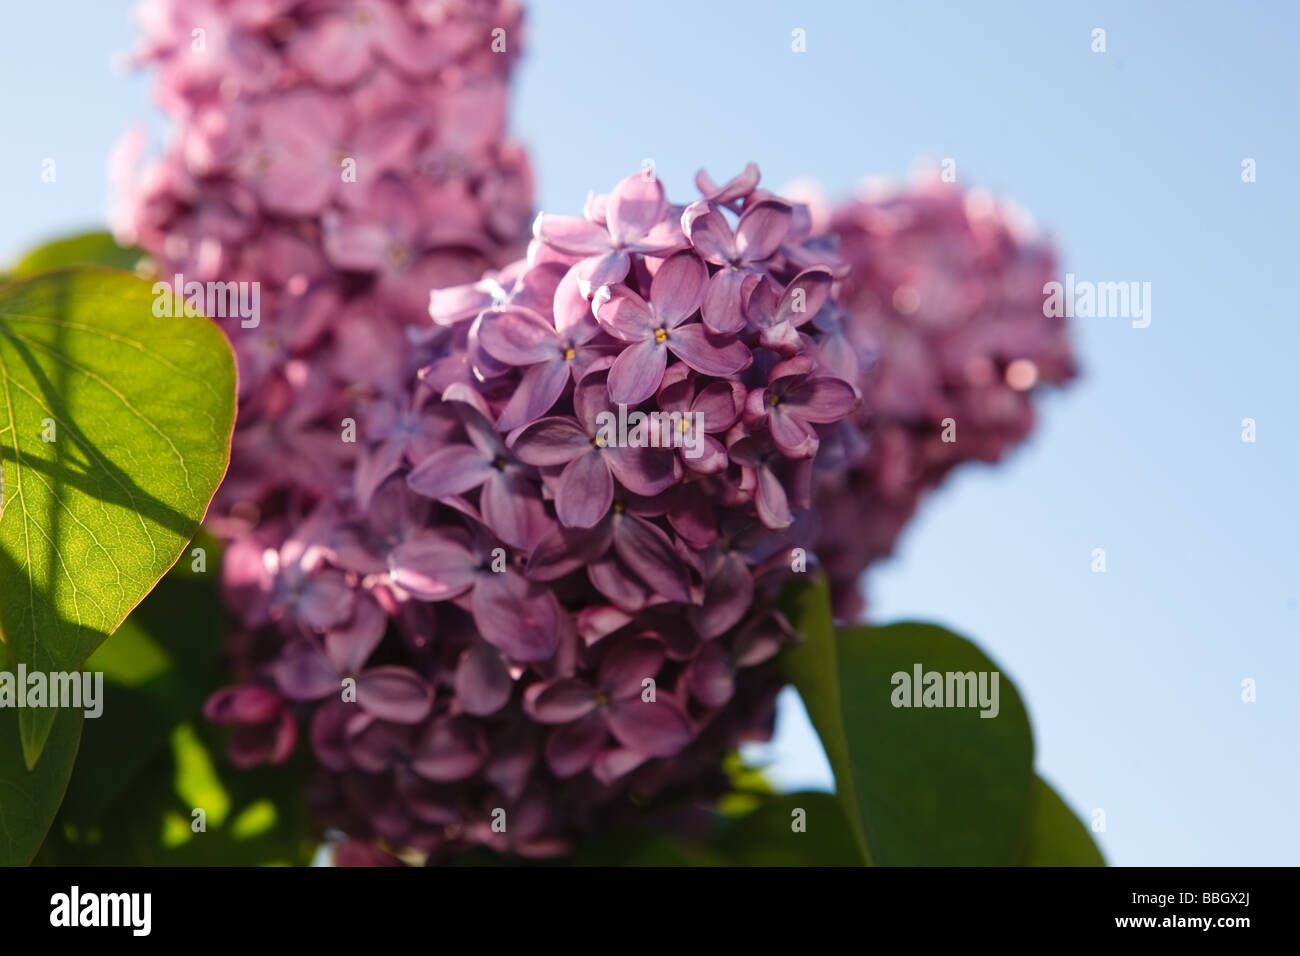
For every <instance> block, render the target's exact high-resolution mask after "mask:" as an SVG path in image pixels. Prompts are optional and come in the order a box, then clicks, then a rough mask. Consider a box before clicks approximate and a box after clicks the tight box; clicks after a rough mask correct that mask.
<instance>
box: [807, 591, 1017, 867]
mask: <svg viewBox="0 0 1300 956" xmlns="http://www.w3.org/2000/svg"><path fill="white" fill-rule="evenodd" d="M786 608H787V611H788V614H789V616H790V619H791V623H792V624H793V625H794V626H795V628H796V630H799V631H800V632H801V633H803V634H804V636H805V640H804V641H803V642H802V643H801V644H799V645H797V646H796V647H793V648H791V649H789V650H788V651H786V652H785V654H784V655H783V658H782V662H783V667H784V669H785V673H786V674H787V675H788V676H789V678H790V679H791V681H792V682H793V683H794V684H795V686H796V687H797V688H798V690H799V693H800V695H801V696H802V697H803V700H804V705H805V707H807V709H808V714H809V717H810V718H811V720H812V722H813V726H814V727H815V728H816V729H817V732H818V734H819V735H820V736H821V739H822V743H823V746H824V747H825V748H826V753H827V757H828V758H829V760H830V762H831V769H832V770H833V771H834V773H835V781H836V792H837V794H838V795H839V796H840V797H841V802H842V805H843V806H844V807H845V811H846V816H848V817H849V823H850V826H854V822H855V819H854V818H855V817H856V826H854V830H855V831H857V830H858V829H859V828H860V830H861V832H862V833H865V836H866V842H867V847H868V853H867V854H864V859H865V860H867V861H869V862H874V863H876V864H879V865H1010V864H1014V863H1016V862H1018V861H1019V859H1020V858H1021V854H1022V851H1023V848H1024V845H1025V840H1026V834H1027V830H1028V826H1029V812H1030V806H1031V797H1032V792H1033V779H1034V777H1033V736H1032V733H1031V731H1030V727H1029V719H1028V715H1027V714H1026V712H1025V708H1024V704H1023V702H1022V701H1021V699H1020V695H1019V693H1018V692H1017V691H1016V689H1015V687H1014V686H1013V685H1012V683H1011V682H1010V681H1009V680H1007V679H1005V677H1004V676H1003V675H1002V674H1001V673H1000V672H999V671H998V668H997V665H996V664H994V663H993V662H992V661H991V660H989V658H987V657H986V656H985V655H984V654H983V653H982V652H981V651H980V650H979V648H977V647H976V646H975V645H974V644H972V643H971V642H970V641H968V640H966V639H965V638H962V637H959V636H957V635H956V634H953V633H951V632H950V631H947V630H945V629H943V628H941V627H937V626H934V625H930V624H913V623H909V624H895V625H892V626H889V627H880V628H853V629H849V630H847V631H844V632H843V633H841V634H840V635H839V636H838V637H836V636H834V635H832V634H831V633H829V629H828V625H827V621H829V619H830V610H829V603H828V601H827V595H826V591H825V586H824V585H823V584H821V583H820V582H819V583H818V584H816V585H814V586H805V587H803V588H802V589H801V590H800V591H799V592H798V593H795V594H790V595H787V601H786ZM917 664H920V665H921V668H922V671H923V672H932V671H937V672H939V673H941V674H945V675H946V674H947V673H949V672H952V673H958V674H968V673H973V674H975V675H979V674H981V673H982V674H985V675H988V676H986V678H985V679H986V687H987V688H989V689H990V690H991V688H992V686H993V685H992V680H993V674H995V673H996V674H997V679H998V683H997V687H998V712H997V716H996V717H981V716H980V708H979V707H977V706H976V707H971V706H962V707H952V706H947V707H924V706H922V707H915V706H908V707H902V706H898V707H896V706H894V701H895V699H896V697H895V694H896V691H898V690H900V688H899V686H898V685H896V684H895V683H894V680H893V678H894V675H895V674H899V673H902V674H905V675H907V677H908V679H909V680H911V679H912V678H913V675H914V667H915V665H917ZM908 700H909V702H911V698H910V697H909V698H908ZM989 710H990V712H991V708H990V709H989ZM846 794H849V795H851V797H852V799H851V800H849V799H847V798H846V797H845V795H846Z"/></svg>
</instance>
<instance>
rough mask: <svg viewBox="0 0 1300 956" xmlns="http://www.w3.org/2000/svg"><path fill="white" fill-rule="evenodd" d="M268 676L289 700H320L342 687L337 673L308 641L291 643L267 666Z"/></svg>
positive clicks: (323, 655)
mask: <svg viewBox="0 0 1300 956" xmlns="http://www.w3.org/2000/svg"><path fill="white" fill-rule="evenodd" d="M271 676H272V677H273V678H274V679H275V683H276V686H277V687H279V688H280V692H281V693H282V694H284V696H285V697H288V698H289V699H290V700H320V698H322V697H325V696H327V695H329V694H332V693H335V692H337V691H338V690H339V688H340V687H341V686H342V685H341V684H340V675H339V672H338V671H337V670H336V669H335V667H334V665H333V664H332V663H330V660H329V658H328V657H326V656H325V654H324V652H323V651H321V649H320V648H319V647H317V646H316V644H315V643H314V642H312V641H294V642H293V643H292V644H290V645H289V646H288V647H286V648H285V649H284V651H283V652H281V654H280V656H279V657H278V658H276V660H275V661H274V662H273V663H272V664H271Z"/></svg>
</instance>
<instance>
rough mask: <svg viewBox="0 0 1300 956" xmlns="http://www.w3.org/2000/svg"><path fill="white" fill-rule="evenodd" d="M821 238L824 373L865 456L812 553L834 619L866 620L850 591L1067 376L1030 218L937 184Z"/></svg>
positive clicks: (839, 473)
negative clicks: (828, 285) (962, 469)
mask: <svg viewBox="0 0 1300 956" xmlns="http://www.w3.org/2000/svg"><path fill="white" fill-rule="evenodd" d="M813 205H814V209H815V210H816V213H815V218H817V219H818V220H819V223H818V231H819V232H823V233H825V234H826V235H827V236H828V237H829V238H830V239H831V240H832V241H833V242H834V244H835V247H836V248H837V250H838V252H839V255H840V256H841V259H842V262H843V266H844V272H843V277H844V278H843V283H842V287H841V291H842V299H843V302H844V304H845V308H846V310H847V316H848V319H847V321H845V322H843V323H841V325H840V326H839V328H838V329H837V330H836V334H835V340H834V341H835V344H834V346H833V347H832V349H831V352H832V353H833V354H832V356H831V358H830V359H828V361H829V364H830V366H831V367H832V368H834V369H835V370H836V372H837V374H839V375H841V376H843V377H844V378H847V379H849V380H851V381H856V382H857V383H858V384H859V386H860V388H861V390H862V393H863V396H864V401H863V404H862V406H861V409H860V411H859V412H858V414H857V416H856V419H855V422H854V424H855V429H854V431H855V432H856V434H857V436H858V437H860V439H861V441H860V443H859V444H858V445H857V446H856V454H855V455H853V456H852V457H851V458H850V460H849V461H848V462H846V463H845V467H843V468H835V469H829V468H828V469H824V470H823V471H822V473H821V480H820V483H819V486H818V489H817V493H816V510H817V511H818V513H820V514H825V515H834V516H835V520H834V521H825V522H823V526H822V529H821V531H820V534H819V537H818V540H817V545H816V547H817V552H818V555H819V556H820V558H821V560H822V561H823V563H824V566H825V567H826V569H827V573H828V575H829V577H830V580H831V584H832V589H833V592H834V597H835V604H836V613H837V615H838V616H841V617H843V618H846V619H854V618H857V617H859V616H861V614H862V610H863V607H862V604H863V602H862V596H861V589H860V577H861V574H862V572H863V570H865V569H866V568H867V567H868V566H869V565H870V564H872V563H874V562H875V561H877V560H878V559H880V558H882V557H885V556H886V555H888V554H889V553H890V552H891V551H892V550H893V547H894V543H895V541H896V540H897V538H898V535H899V533H900V531H901V530H902V528H903V527H904V525H905V524H906V523H907V521H908V519H910V518H911V516H912V514H913V513H914V512H915V510H916V508H917V505H918V503H919V502H920V500H921V499H922V498H923V497H924V495H925V493H926V492H927V491H929V490H931V489H933V488H934V487H936V486H937V485H938V484H939V483H940V482H941V481H942V480H943V479H944V477H945V476H946V475H947V474H948V473H949V472H950V471H951V470H952V469H953V468H954V467H955V466H957V465H959V464H962V463H963V462H967V461H985V462H995V461H998V460H999V459H1001V457H1002V456H1003V455H1004V454H1005V453H1006V452H1007V451H1008V450H1009V449H1010V448H1011V447H1013V446H1014V445H1016V444H1018V443H1019V442H1020V441H1022V440H1023V439H1024V438H1025V437H1026V436H1027V435H1028V434H1029V432H1030V431H1031V430H1032V428H1033V425H1034V406H1033V402H1032V396H1033V393H1034V390H1035V389H1036V388H1039V387H1041V386H1044V385H1060V384H1063V383H1064V382H1066V381H1068V380H1069V379H1070V378H1072V377H1073V376H1074V374H1075V364H1074V359H1073V354H1072V351H1071V348H1070V341H1069V334H1068V329H1067V327H1066V324H1065V321H1064V320H1063V319H1061V318H1058V317H1050V316H1047V315H1045V314H1044V309H1043V301H1044V293H1043V287H1044V283H1046V282H1049V281H1051V280H1052V279H1054V278H1056V276H1055V269H1056V264H1055V257H1054V255H1053V252H1052V249H1051V247H1050V245H1048V243H1047V242H1045V241H1044V240H1043V239H1042V238H1041V237H1039V236H1038V235H1037V233H1036V230H1035V228H1034V226H1033V223H1032V222H1031V221H1030V220H1029V218H1028V217H1027V215H1026V214H1024V213H1023V212H1021V211H1020V210H1019V209H1017V208H1016V207H1014V206H1013V205H1012V204H1010V203H1008V202H1006V201H1000V200H996V199H995V198H994V197H992V196H990V195H989V194H988V193H986V192H983V191H981V190H971V191H968V192H963V191H962V190H961V189H959V188H958V187H956V186H954V185H951V184H947V183H944V182H942V181H940V180H939V179H938V178H937V177H928V178H923V179H922V180H921V181H920V182H918V183H915V184H913V185H911V186H906V187H900V188H894V187H878V188H876V189H875V190H874V191H873V192H872V193H871V194H869V195H866V196H864V197H863V198H860V199H857V200H854V201H852V202H848V203H845V204H843V205H841V206H839V207H837V208H835V209H834V210H832V211H829V212H826V211H824V210H822V209H818V208H817V206H816V204H815V203H814V204H813Z"/></svg>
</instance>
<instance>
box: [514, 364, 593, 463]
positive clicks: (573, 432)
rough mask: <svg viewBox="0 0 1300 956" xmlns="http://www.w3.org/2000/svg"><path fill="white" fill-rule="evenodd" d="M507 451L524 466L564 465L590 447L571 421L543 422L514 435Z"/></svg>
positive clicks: (546, 419)
mask: <svg viewBox="0 0 1300 956" xmlns="http://www.w3.org/2000/svg"><path fill="white" fill-rule="evenodd" d="M602 387H603V383H602ZM510 450H511V451H512V452H514V455H515V457H516V458H518V459H519V460H520V461H522V462H524V463H525V464H529V465H563V464H566V463H568V462H571V461H573V460H574V459H575V458H579V457H581V456H583V455H585V454H586V453H587V452H589V451H591V450H592V444H591V437H590V436H589V435H588V434H587V432H586V431H584V430H583V429H582V428H581V427H580V426H579V425H578V423H577V422H576V421H574V420H573V419H572V418H558V417H557V418H543V419H540V420H538V421H535V422H533V423H532V424H531V425H529V426H528V427H527V428H525V429H524V430H523V431H521V432H519V433H518V434H517V435H515V436H514V440H513V441H512V442H510Z"/></svg>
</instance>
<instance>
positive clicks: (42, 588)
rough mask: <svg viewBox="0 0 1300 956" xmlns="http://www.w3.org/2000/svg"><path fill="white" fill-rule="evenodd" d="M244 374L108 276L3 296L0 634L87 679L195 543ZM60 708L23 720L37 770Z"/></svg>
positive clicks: (225, 354)
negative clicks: (103, 646) (83, 672)
mask: <svg viewBox="0 0 1300 956" xmlns="http://www.w3.org/2000/svg"><path fill="white" fill-rule="evenodd" d="M234 386H235V372H234V361H233V357H232V355H231V352H230V347H229V345H228V344H227V343H226V341H225V337H224V336H223V335H222V333H221V331H220V330H219V329H218V328H217V327H216V325H214V324H213V323H211V322H209V321H207V320H206V319H203V318H183V317H182V318H158V317H155V316H154V314H153V296H152V293H151V286H150V284H149V283H148V282H145V281H144V280H142V279H138V278H136V277H134V276H130V275H127V274H124V273H118V272H110V271H107V270H100V269H89V270H77V271H69V272H59V273H53V274H49V275H44V276H39V277H37V278H34V279H28V280H23V281H19V282H15V283H11V284H9V285H5V286H2V287H0V479H2V480H3V497H2V500H0V635H3V637H4V640H5V641H6V643H7V644H8V646H9V650H10V660H11V662H13V663H14V664H15V665H17V664H25V665H26V667H27V669H28V671H29V672H31V671H42V672H60V671H73V670H76V669H78V668H79V667H80V666H81V664H82V663H83V662H84V661H85V659H86V657H87V656H88V655H89V654H90V653H91V652H92V651H93V650H94V649H95V648H96V647H97V646H99V644H100V643H101V642H102V641H103V640H104V638H105V637H106V636H107V635H109V634H111V633H112V632H113V631H114V630H115V629H116V628H117V627H118V625H120V624H121V623H122V621H123V620H125V619H126V616H127V615H128V614H129V613H130V612H131V610H132V608H134V607H135V606H136V605H137V604H138V603H139V602H140V600H141V599H142V598H143V597H144V596H145V595H146V594H148V593H149V590H150V589H151V588H152V587H153V586H154V585H155V584H156V583H157V582H158V579H159V578H161V577H162V575H163V574H164V573H165V572H166V571H167V569H168V568H169V567H171V565H172V564H173V563H174V562H175V560H176V558H177V556H178V555H179V554H180V551H181V548H182V547H183V546H184V545H185V543H186V542H187V541H189V540H190V538H191V537H192V536H193V534H194V532H195V530H196V528H197V527H198V524H199V521H200V520H201V519H202V517H203V515H204V512H205V511H206V509H207V506H208V502H209V501H210V500H211V498H212V495H213V493H214V492H215V490H216V487H217V484H218V482H219V481H220V480H221V478H222V476H223V475H224V473H225V470H226V465H227V462H228V460H229V454H230V436H231V431H232V428H233V424H234ZM53 719H54V710H53V709H52V708H25V709H23V710H21V711H20V712H19V726H20V729H21V735H22V744H23V756H24V759H25V761H26V763H27V765H28V766H29V767H30V766H34V765H35V761H36V760H37V758H38V757H39V756H40V753H41V749H42V746H43V745H44V742H45V738H46V736H47V735H48V733H49V732H50V727H51V725H52V723H53Z"/></svg>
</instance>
